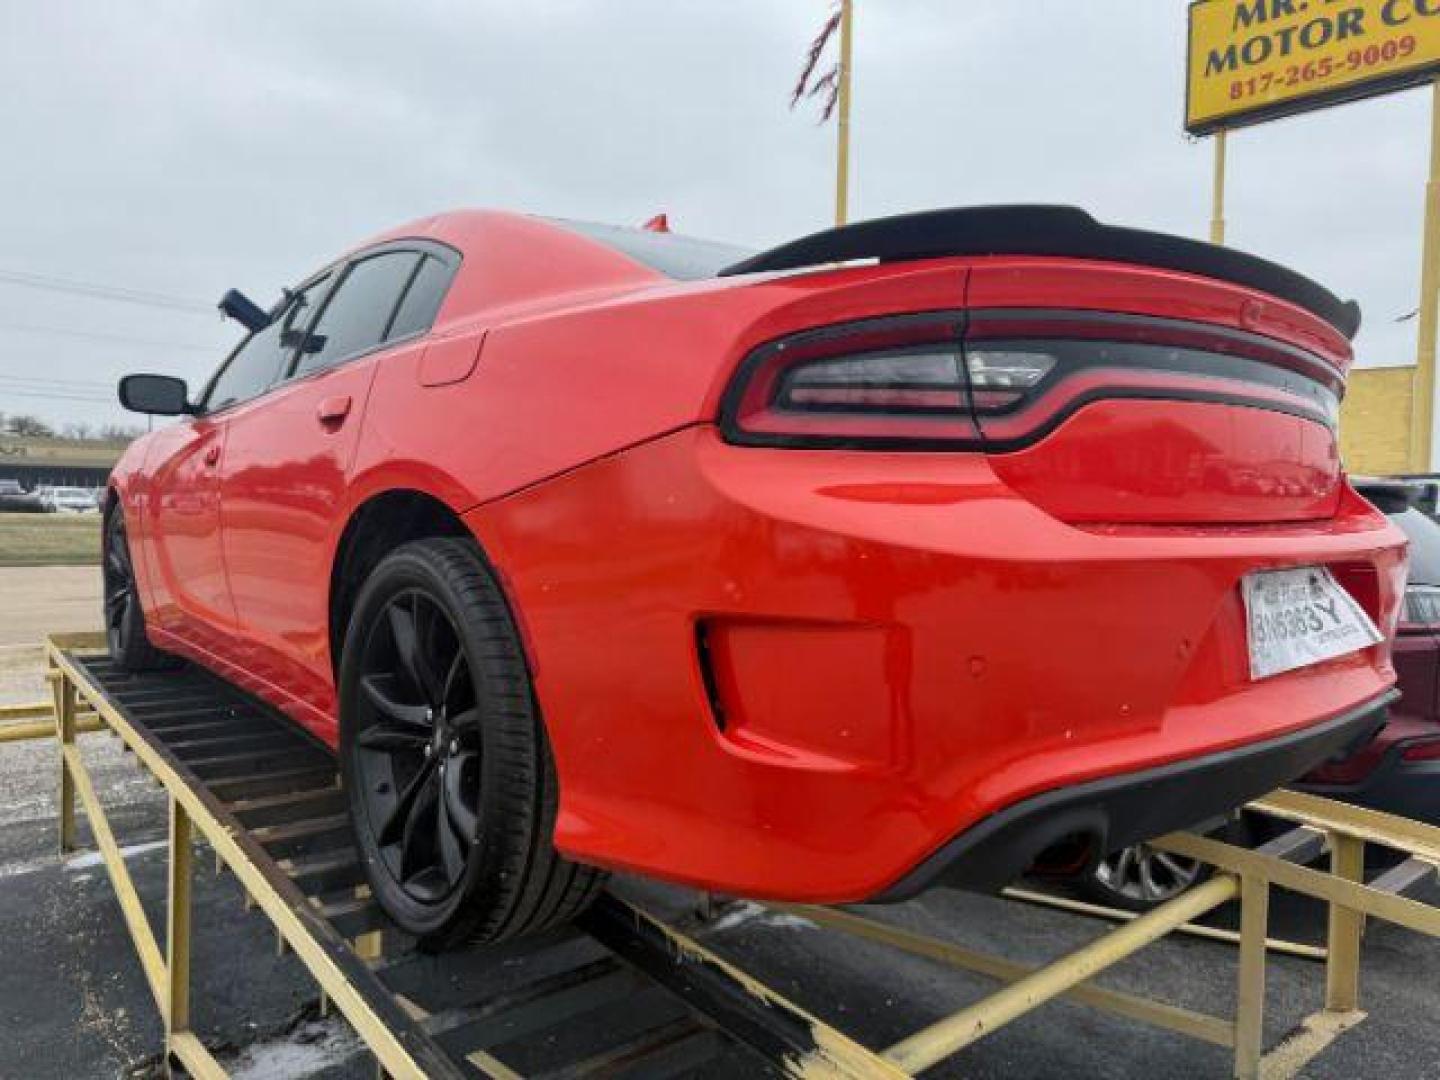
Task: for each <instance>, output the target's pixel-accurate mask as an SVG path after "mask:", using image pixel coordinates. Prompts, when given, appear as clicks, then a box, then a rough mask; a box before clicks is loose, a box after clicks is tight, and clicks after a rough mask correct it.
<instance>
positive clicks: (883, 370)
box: [724, 312, 979, 448]
mask: <svg viewBox="0 0 1440 1080" xmlns="http://www.w3.org/2000/svg"><path fill="white" fill-rule="evenodd" d="M963 330H964V319H963V317H962V316H960V315H958V314H955V313H950V312H941V313H930V314H924V315H903V316H896V317H894V318H887V319H871V320H867V321H865V322H859V323H848V324H845V325H843V326H836V327H827V328H826V329H823V330H815V331H811V332H808V333H803V334H796V335H794V336H793V337H788V338H784V339H782V340H780V341H776V342H772V343H770V344H769V345H765V346H762V347H761V348H759V349H757V350H756V351H755V352H753V353H751V354H750V356H749V357H748V358H747V359H746V361H745V363H744V365H743V366H742V367H741V370H740V373H739V375H738V376H737V378H736V380H735V382H734V384H733V385H732V386H731V387H730V390H729V392H728V393H727V394H726V400H725V406H724V425H725V429H726V432H727V434H728V436H729V437H730V439H731V441H733V442H739V443H745V444H751V445H764V446H829V447H849V446H870V447H873V446H892V445H893V446H898V447H905V448H910V447H914V446H916V445H926V444H929V443H939V444H944V445H956V444H960V445H970V444H973V443H974V442H975V441H976V440H977V439H978V437H979V431H978V429H977V428H976V426H975V417H974V413H973V411H972V409H971V406H970V384H969V377H968V375H967V372H966V370H965V358H964V351H963V347H962V345H961V340H960V338H961V334H962V332H963Z"/></svg>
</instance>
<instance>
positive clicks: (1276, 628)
mask: <svg viewBox="0 0 1440 1080" xmlns="http://www.w3.org/2000/svg"><path fill="white" fill-rule="evenodd" d="M1241 588H1242V591H1243V592H1244V596H1245V615H1246V620H1247V623H1248V626H1249V638H1250V677H1251V678H1252V679H1268V678H1269V677H1270V676H1271V675H1279V674H1280V673H1281V672H1284V671H1294V670H1295V669H1296V668H1302V667H1308V666H1309V665H1310V664H1318V663H1320V662H1321V661H1324V660H1330V659H1333V658H1334V657H1336V656H1344V655H1345V654H1346V653H1352V652H1355V651H1357V650H1359V649H1368V648H1369V647H1370V646H1371V645H1375V644H1377V643H1378V642H1379V641H1380V631H1379V630H1377V629H1376V628H1375V624H1374V623H1373V622H1372V621H1371V620H1370V616H1369V615H1367V614H1365V609H1364V608H1362V607H1361V606H1360V605H1359V604H1357V603H1356V602H1355V598H1354V597H1353V596H1351V595H1350V594H1349V593H1348V592H1346V591H1345V590H1344V589H1343V588H1341V586H1340V583H1339V582H1338V581H1336V580H1335V577H1334V575H1333V574H1331V573H1330V571H1329V570H1327V569H1325V568H1324V567H1323V566H1308V567H1304V568H1302V569H1299V570H1266V571H1262V572H1260V573H1255V574H1247V575H1246V576H1245V578H1244V580H1243V581H1242V583H1241Z"/></svg>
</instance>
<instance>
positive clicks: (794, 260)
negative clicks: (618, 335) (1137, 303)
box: [720, 206, 1360, 339]
mask: <svg viewBox="0 0 1440 1080" xmlns="http://www.w3.org/2000/svg"><path fill="white" fill-rule="evenodd" d="M947 255H1054V256H1059V257H1063V258H1071V259H1104V260H1107V261H1113V262H1124V263H1134V264H1136V265H1139V266H1152V267H1155V268H1157V269H1160V270H1179V271H1182V272H1184V273H1189V274H1199V275H1200V276H1202V277H1209V278H1218V279H1219V280H1221V281H1229V282H1232V283H1234V284H1236V285H1244V286H1246V287H1248V288H1251V289H1258V290H1259V291H1261V292H1265V293H1269V294H1270V295H1271V296H1275V297H1278V298H1279V299H1281V300H1288V301H1290V302H1291V303H1292V304H1296V305H1298V306H1299V307H1302V308H1304V309H1305V310H1306V311H1309V312H1312V313H1313V314H1315V315H1318V316H1319V317H1320V318H1322V319H1324V320H1325V321H1326V322H1327V323H1329V324H1330V325H1331V326H1333V327H1335V329H1336V330H1339V331H1340V332H1341V333H1342V334H1344V335H1345V336H1346V337H1347V338H1351V339H1353V338H1354V337H1355V335H1356V334H1357V333H1358V332H1359V330H1360V305H1358V304H1356V303H1355V302H1354V301H1353V300H1348V301H1347V300H1341V299H1340V298H1339V297H1337V296H1336V295H1335V294H1334V293H1332V292H1331V291H1330V290H1329V289H1327V288H1325V287H1324V286H1323V285H1319V284H1317V283H1316V282H1314V281H1311V280H1310V279H1309V278H1307V277H1305V276H1304V275H1302V274H1297V273H1296V272H1295V271H1293V270H1289V269H1286V268H1285V267H1283V266H1281V265H1279V264H1278V263H1273V262H1270V261H1268V260H1266V259H1262V258H1259V257H1258V256H1255V255H1247V254H1245V253H1244V252H1243V251H1236V250H1234V249H1233V248H1227V247H1219V246H1217V245H1215V244H1206V243H1202V242H1201V241H1198V240H1187V239H1185V238H1184V237H1180V236H1169V235H1167V234H1165V233H1155V232H1145V231H1143V230H1140V229H1122V228H1117V227H1115V226H1113V225H1102V224H1101V223H1100V222H1098V221H1096V220H1095V219H1094V218H1093V217H1091V216H1090V215H1089V214H1087V213H1086V212H1085V211H1084V210H1080V209H1078V208H1076V207H1073V206H975V207H963V208H957V209H953V210H930V211H926V212H925V213H920V214H901V215H899V216H897V217H887V218H876V219H875V220H873V221H860V222H856V223H855V224H853V225H845V226H842V227H841V228H838V229H827V230H826V231H824V232H818V233H815V234H814V235H812V236H806V237H804V238H802V239H800V240H792V241H791V242H790V243H788V244H782V245H780V246H779V247H777V248H772V249H771V250H769V251H764V252H761V253H760V254H759V255H754V256H752V257H750V258H748V259H745V260H744V261H743V262H738V263H736V264H735V265H734V266H728V267H726V268H725V269H724V270H722V271H721V272H720V273H721V276H732V275H735V274H755V273H762V272H766V271H776V270H798V269H801V268H803V267H810V266H821V265H824V264H826V263H841V262H851V261H853V260H858V259H878V260H879V261H880V262H882V263H884V262H906V261H910V260H914V259H935V258H941V257H944V256H947Z"/></svg>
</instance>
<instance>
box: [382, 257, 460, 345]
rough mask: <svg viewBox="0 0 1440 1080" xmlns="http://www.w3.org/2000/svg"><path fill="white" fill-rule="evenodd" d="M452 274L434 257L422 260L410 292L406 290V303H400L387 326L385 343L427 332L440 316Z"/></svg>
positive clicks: (409, 289)
mask: <svg viewBox="0 0 1440 1080" xmlns="http://www.w3.org/2000/svg"><path fill="white" fill-rule="evenodd" d="M453 273H454V272H453V271H452V270H451V268H450V267H448V266H446V265H445V264H444V263H443V262H441V261H440V260H439V259H437V258H435V256H433V255H426V256H425V261H424V262H422V263H421V264H420V269H419V271H418V272H417V273H416V274H415V279H414V280H413V281H411V282H410V288H408V289H406V290H405V299H403V300H401V301H400V310H399V311H397V312H396V313H395V321H394V322H393V323H392V324H391V325H390V333H389V334H387V335H386V340H387V341H388V340H390V339H393V338H403V337H410V336H411V335H412V334H423V333H424V332H425V331H426V330H429V329H430V324H431V323H433V322H434V321H435V316H436V315H438V314H439V312H440V304H441V303H442V302H443V301H444V299H445V293H446V291H447V290H448V289H449V288H450V278H451V276H452V275H453Z"/></svg>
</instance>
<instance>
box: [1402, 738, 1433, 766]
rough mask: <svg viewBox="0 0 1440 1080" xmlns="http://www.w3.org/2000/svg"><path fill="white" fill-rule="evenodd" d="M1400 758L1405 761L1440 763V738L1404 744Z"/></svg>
mask: <svg viewBox="0 0 1440 1080" xmlns="http://www.w3.org/2000/svg"><path fill="white" fill-rule="evenodd" d="M1400 757H1401V759H1402V760H1404V761H1440V736H1436V737H1435V738H1433V739H1416V740H1414V741H1413V742H1407V743H1402V744H1401V746H1400Z"/></svg>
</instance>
